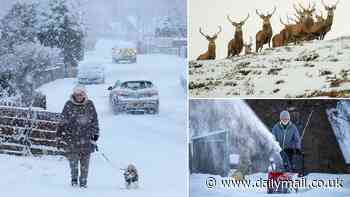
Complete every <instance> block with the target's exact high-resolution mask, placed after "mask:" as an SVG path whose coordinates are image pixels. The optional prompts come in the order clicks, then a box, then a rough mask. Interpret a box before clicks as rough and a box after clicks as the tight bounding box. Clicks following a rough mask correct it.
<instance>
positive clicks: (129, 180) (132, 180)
mask: <svg viewBox="0 0 350 197" xmlns="http://www.w3.org/2000/svg"><path fill="white" fill-rule="evenodd" d="M123 175H124V179H125V187H126V189H132V188H133V189H137V188H138V187H139V184H138V182H139V174H138V173H137V169H136V167H135V165H133V164H129V165H128V167H127V168H126V169H124V173H123Z"/></svg>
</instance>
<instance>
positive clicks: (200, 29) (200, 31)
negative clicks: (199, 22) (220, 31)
mask: <svg viewBox="0 0 350 197" xmlns="http://www.w3.org/2000/svg"><path fill="white" fill-rule="evenodd" d="M199 33H201V34H202V35H203V36H204V37H206V38H207V37H209V36H208V35H205V34H204V33H203V32H202V28H201V27H200V28H199Z"/></svg>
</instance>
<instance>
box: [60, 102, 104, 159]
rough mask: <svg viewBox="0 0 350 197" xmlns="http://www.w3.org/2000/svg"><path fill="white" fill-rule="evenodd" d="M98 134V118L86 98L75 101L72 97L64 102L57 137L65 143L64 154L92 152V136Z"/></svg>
mask: <svg viewBox="0 0 350 197" xmlns="http://www.w3.org/2000/svg"><path fill="white" fill-rule="evenodd" d="M95 135H99V127H98V119H97V113H96V109H95V106H94V104H93V102H92V101H91V100H88V99H87V98H86V99H85V100H84V102H83V103H77V102H75V100H74V99H73V97H72V98H71V99H70V100H69V101H67V102H66V104H65V106H64V108H63V111H62V121H61V124H60V127H59V129H58V131H57V137H58V138H59V139H61V140H62V142H63V143H64V144H65V145H63V147H62V148H63V149H64V150H65V152H66V154H70V153H92V152H94V150H95V144H93V143H92V141H91V140H92V138H93V137H94V136H95Z"/></svg>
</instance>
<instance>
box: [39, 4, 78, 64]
mask: <svg viewBox="0 0 350 197" xmlns="http://www.w3.org/2000/svg"><path fill="white" fill-rule="evenodd" d="M39 24H40V27H39V29H40V33H39V40H40V42H41V43H42V44H44V45H45V46H49V47H57V48H60V49H62V51H63V54H64V62H65V64H66V65H68V66H76V65H77V62H78V61H80V60H81V59H82V58H83V54H84V44H83V39H84V27H83V24H82V23H81V20H80V18H79V14H77V13H76V12H74V11H73V10H71V9H70V7H69V4H68V2H67V1H66V0H50V1H49V4H48V8H47V9H45V10H44V11H43V12H42V13H41V14H40V23H39Z"/></svg>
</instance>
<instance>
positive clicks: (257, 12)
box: [255, 9, 264, 17]
mask: <svg viewBox="0 0 350 197" xmlns="http://www.w3.org/2000/svg"><path fill="white" fill-rule="evenodd" d="M255 12H256V14H257V15H258V16H260V17H263V16H264V15H262V14H260V13H259V11H258V9H256V10H255Z"/></svg>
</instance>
